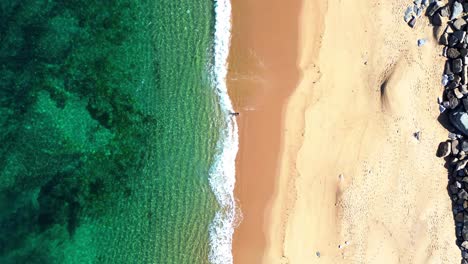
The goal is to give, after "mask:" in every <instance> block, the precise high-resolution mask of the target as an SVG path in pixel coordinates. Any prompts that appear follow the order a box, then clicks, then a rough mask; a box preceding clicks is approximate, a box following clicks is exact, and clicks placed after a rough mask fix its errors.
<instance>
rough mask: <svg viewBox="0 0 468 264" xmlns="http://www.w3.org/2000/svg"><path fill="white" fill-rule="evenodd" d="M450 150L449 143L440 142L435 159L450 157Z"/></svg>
mask: <svg viewBox="0 0 468 264" xmlns="http://www.w3.org/2000/svg"><path fill="white" fill-rule="evenodd" d="M450 148H451V143H450V142H447V141H445V142H441V143H440V144H439V148H438V149H437V153H436V155H437V157H439V158H444V157H447V156H448V155H450Z"/></svg>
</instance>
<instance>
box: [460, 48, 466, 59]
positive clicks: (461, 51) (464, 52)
mask: <svg viewBox="0 0 468 264" xmlns="http://www.w3.org/2000/svg"><path fill="white" fill-rule="evenodd" d="M458 51H459V52H460V56H462V57H465V56H466V55H468V49H465V48H462V49H459V50H458Z"/></svg>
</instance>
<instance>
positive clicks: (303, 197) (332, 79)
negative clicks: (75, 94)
mask: <svg viewBox="0 0 468 264" xmlns="http://www.w3.org/2000/svg"><path fill="white" fill-rule="evenodd" d="M243 2H245V3H243ZM255 2H262V1H255ZM410 4H411V1H391V2H389V1H358V2H356V1H351V0H332V1H323V0H322V1H302V2H300V3H297V7H298V9H295V10H282V12H284V13H282V16H281V19H286V20H287V17H288V16H289V19H290V20H291V21H289V23H282V25H283V26H284V27H286V26H288V27H290V28H289V30H285V29H283V28H280V30H279V31H278V32H279V34H281V32H283V31H284V32H289V33H291V32H292V31H294V30H296V29H297V34H296V35H294V34H291V35H290V37H291V38H289V39H288V41H289V42H291V43H289V44H286V43H285V44H283V45H282V46H281V47H282V49H281V51H282V52H281V53H279V52H277V53H275V52H271V53H268V52H266V53H263V54H262V53H261V51H260V50H261V48H262V47H263V46H262V45H261V44H258V43H259V42H261V40H259V39H260V37H262V36H259V35H258V34H255V32H257V31H256V30H260V29H261V28H260V27H259V28H257V27H256V26H254V24H252V25H251V26H250V27H247V26H245V27H244V29H243V30H239V28H240V27H239V26H237V27H236V17H237V18H238V16H239V14H238V13H237V14H236V10H237V12H239V10H243V8H247V7H248V9H249V10H250V12H255V10H256V9H254V8H252V7H251V6H248V5H252V4H248V3H247V1H239V2H236V3H234V16H233V21H234V31H233V50H234V52H240V53H241V54H243V55H244V56H241V57H240V58H242V59H238V61H233V60H234V59H232V60H231V63H232V65H233V69H232V70H231V79H236V78H237V81H232V80H231V84H230V89H231V93H232V95H233V98H234V101H235V103H236V107H238V108H239V109H240V111H241V112H242V111H246V110H247V109H249V110H251V111H249V112H248V114H242V113H241V116H240V118H239V123H240V126H241V146H240V153H239V156H238V182H237V185H236V195H237V197H238V199H239V204H240V207H241V210H242V212H243V221H242V223H241V224H240V226H239V228H238V229H237V230H236V233H235V238H234V261H235V263H242V264H245V263H282V264H284V263H458V262H459V261H460V251H459V249H458V248H457V246H456V244H455V239H456V238H455V230H454V220H453V217H452V213H451V204H450V198H449V195H448V193H447V170H446V169H445V168H444V161H443V160H442V159H438V158H436V156H435V151H436V149H437V145H438V143H439V142H440V141H441V140H444V139H445V138H446V137H447V132H446V130H445V129H444V128H443V127H442V126H441V125H440V124H439V122H438V121H437V117H438V115H439V113H438V109H437V104H436V99H437V97H438V96H440V94H441V91H442V89H443V87H441V85H440V78H441V74H442V71H443V63H444V59H443V58H442V57H441V56H440V54H441V47H440V46H438V45H437V42H436V41H435V39H434V37H433V28H432V27H431V26H430V25H429V23H428V21H427V19H424V18H423V19H420V21H418V24H417V25H416V27H415V28H413V29H411V28H410V27H408V26H407V25H406V24H405V23H404V21H403V19H402V16H403V14H404V9H405V8H406V7H407V6H408V5H410ZM273 6H275V5H273ZM289 7H290V5H288V8H289ZM288 8H286V9H288ZM257 10H258V9H257ZM264 15H265V16H266V14H264ZM244 16H245V17H244ZM252 17H254V16H253V15H252V14H248V15H245V14H243V16H242V18H243V19H245V20H246V21H244V23H249V18H252ZM265 19H266V18H265ZM273 21H274V19H273V20H272V21H270V22H272V23H273ZM250 22H252V21H250ZM294 27H296V29H294ZM236 28H237V30H239V31H236ZM247 32H249V33H247ZM258 32H260V31H258ZM258 32H257V33H258ZM236 34H239V35H242V36H245V35H250V38H249V42H248V43H247V44H245V45H247V46H245V48H247V50H244V51H240V49H239V48H240V47H241V46H240V45H239V43H237V44H236ZM263 37H265V36H263ZM294 37H297V38H296V40H297V42H295V39H294ZM421 38H425V39H427V40H428V41H427V43H426V45H424V46H423V47H418V46H417V40H418V39H421ZM281 39H282V40H284V39H283V38H281ZM254 44H258V46H255V45H254ZM251 45H252V46H251ZM263 45H264V46H265V47H266V46H268V47H272V46H275V45H279V44H278V43H277V42H275V41H273V40H270V41H269V42H268V43H264V44H263ZM251 47H258V49H255V48H253V49H252V50H253V52H252V53H250V51H248V50H249V48H251ZM288 47H289V48H292V49H293V50H292V51H287V50H286V49H287V48H288ZM271 49H272V50H273V48H271ZM270 56H271V57H270ZM287 56H295V57H293V58H291V57H289V59H288V58H286V57H287ZM255 58H259V60H256V59H255ZM236 60H237V59H236ZM280 61H281V62H280ZM254 62H255V63H254ZM286 62H287V63H286ZM256 63H258V64H256ZM271 65H276V66H277V67H278V68H276V67H272V66H271ZM234 73H237V75H236V74H234ZM280 74H284V75H280ZM242 76H243V77H245V78H247V79H248V81H245V82H242V81H239V79H241V78H242ZM257 77H258V79H256V78H257ZM280 81H282V82H281V83H278V82H280ZM268 84H269V85H268ZM271 84H274V85H271ZM278 87H280V88H281V92H278V89H280V88H278ZM291 92H292V93H291ZM249 107H252V108H249ZM271 109H275V110H274V111H275V112H270V111H271ZM265 112H266V113H265ZM266 116H268V118H267V119H266V120H265V118H266ZM276 129H278V130H276ZM415 132H420V139H419V140H417V139H416V138H415V137H414V135H413V134H414V133H415Z"/></svg>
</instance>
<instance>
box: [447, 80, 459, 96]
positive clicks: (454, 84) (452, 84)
mask: <svg viewBox="0 0 468 264" xmlns="http://www.w3.org/2000/svg"><path fill="white" fill-rule="evenodd" d="M457 86H458V84H457V83H456V82H454V81H452V82H450V83H449V84H448V85H447V89H448V90H453V89H455V88H457ZM452 95H453V94H450V96H451V97H449V99H450V98H452Z"/></svg>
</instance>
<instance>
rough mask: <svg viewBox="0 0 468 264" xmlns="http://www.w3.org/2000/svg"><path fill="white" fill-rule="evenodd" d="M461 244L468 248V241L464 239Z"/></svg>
mask: <svg viewBox="0 0 468 264" xmlns="http://www.w3.org/2000/svg"><path fill="white" fill-rule="evenodd" d="M460 246H461V247H462V248H464V249H468V241H463V243H461V245H460Z"/></svg>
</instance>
